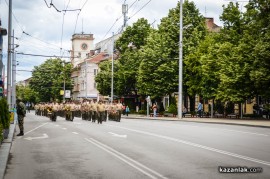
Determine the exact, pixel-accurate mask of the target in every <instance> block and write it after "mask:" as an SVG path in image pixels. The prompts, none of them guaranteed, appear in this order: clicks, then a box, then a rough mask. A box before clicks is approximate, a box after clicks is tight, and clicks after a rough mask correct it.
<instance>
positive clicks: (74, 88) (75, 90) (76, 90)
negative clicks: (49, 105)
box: [72, 85, 80, 92]
mask: <svg viewBox="0 0 270 179" xmlns="http://www.w3.org/2000/svg"><path fill="white" fill-rule="evenodd" d="M72 91H73V92H79V91H80V86H79V85H78V86H74V87H73V90H72Z"/></svg>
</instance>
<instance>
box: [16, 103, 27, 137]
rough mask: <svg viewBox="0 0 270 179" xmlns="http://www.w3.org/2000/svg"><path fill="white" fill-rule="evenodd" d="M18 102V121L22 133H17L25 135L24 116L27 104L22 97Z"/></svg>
mask: <svg viewBox="0 0 270 179" xmlns="http://www.w3.org/2000/svg"><path fill="white" fill-rule="evenodd" d="M16 103H17V115H18V123H19V129H20V133H19V134H17V136H23V135H24V128H23V122H24V117H25V115H26V106H25V105H24V103H23V102H22V101H21V99H17V101H16Z"/></svg>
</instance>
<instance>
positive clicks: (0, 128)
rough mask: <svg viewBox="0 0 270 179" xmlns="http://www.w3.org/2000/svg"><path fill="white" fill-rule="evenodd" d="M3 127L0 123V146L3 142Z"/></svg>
mask: <svg viewBox="0 0 270 179" xmlns="http://www.w3.org/2000/svg"><path fill="white" fill-rule="evenodd" d="M3 139H4V138H3V126H2V123H0V145H1V141H2V140H3Z"/></svg>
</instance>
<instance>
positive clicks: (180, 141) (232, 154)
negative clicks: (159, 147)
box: [105, 124, 270, 166]
mask: <svg viewBox="0 0 270 179" xmlns="http://www.w3.org/2000/svg"><path fill="white" fill-rule="evenodd" d="M105 125H107V126H112V127H117V128H120V129H125V130H128V131H132V132H137V133H141V134H146V135H150V136H154V137H158V138H162V139H166V140H170V141H174V142H178V143H182V144H187V145H190V146H193V147H197V148H201V149H205V150H209V151H212V152H216V153H220V154H224V155H228V156H232V157H236V158H240V159H244V160H248V161H252V162H255V163H260V164H264V165H268V166H270V162H267V161H263V160H259V159H255V158H251V157H247V156H244V155H239V154H235V153H231V152H227V151H224V150H219V149H215V148H212V147H207V146H204V145H200V144H196V143H192V142H188V141H184V140H180V139H176V138H172V137H168V136H163V135H159V134H155V133H151V132H145V131H140V130H135V129H129V128H126V127H120V126H114V125H109V124H105Z"/></svg>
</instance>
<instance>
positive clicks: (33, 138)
mask: <svg viewBox="0 0 270 179" xmlns="http://www.w3.org/2000/svg"><path fill="white" fill-rule="evenodd" d="M46 138H49V136H48V135H47V134H43V136H41V137H27V138H24V139H26V140H35V139H46Z"/></svg>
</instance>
